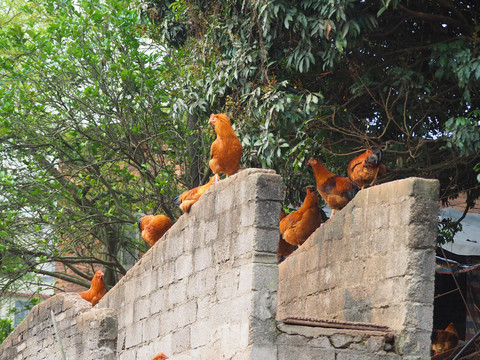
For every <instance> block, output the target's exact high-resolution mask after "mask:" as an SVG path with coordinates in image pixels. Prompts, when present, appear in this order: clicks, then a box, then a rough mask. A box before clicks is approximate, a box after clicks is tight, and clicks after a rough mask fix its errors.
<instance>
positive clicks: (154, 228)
mask: <svg viewBox="0 0 480 360" xmlns="http://www.w3.org/2000/svg"><path fill="white" fill-rule="evenodd" d="M172 225H173V223H172V220H170V218H169V217H168V216H165V215H144V216H142V217H141V218H140V220H139V221H138V228H139V229H140V231H141V232H142V238H143V240H145V241H146V242H147V243H148V244H149V245H150V246H153V245H155V243H156V242H157V241H158V239H160V238H161V237H162V236H163V234H165V233H166V232H167V230H168V229H170V228H171V227H172Z"/></svg>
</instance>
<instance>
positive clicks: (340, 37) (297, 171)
mask: <svg viewBox="0 0 480 360" xmlns="http://www.w3.org/2000/svg"><path fill="white" fill-rule="evenodd" d="M146 4H147V7H148V9H149V11H150V12H153V11H154V10H152V9H155V11H154V12H155V13H156V14H159V16H158V17H157V18H156V19H155V24H157V30H158V32H157V36H158V38H161V39H164V40H165V41H167V42H168V43H169V44H170V45H171V49H175V50H170V51H172V54H173V53H175V54H178V53H180V52H182V51H188V52H189V54H190V55H189V56H188V57H186V58H182V60H183V61H185V62H182V64H181V66H182V67H183V68H187V69H188V68H191V69H195V71H192V72H189V73H186V74H184V75H185V76H184V79H186V81H187V83H188V84H189V85H190V84H195V83H197V84H199V85H200V86H197V87H194V88H193V89H192V87H190V86H189V87H188V92H187V91H184V93H183V96H181V97H180V99H181V100H180V101H183V99H192V101H194V103H195V104H197V103H198V100H197V99H206V100H208V104H209V105H210V107H211V109H212V111H214V112H218V111H227V112H229V113H230V114H231V115H232V118H233V119H234V121H235V122H236V126H237V131H238V132H239V133H240V135H241V138H242V139H243V145H244V147H245V149H246V152H245V156H244V163H245V164H246V166H262V167H269V168H274V169H276V170H277V171H278V172H279V173H280V174H281V175H282V176H283V178H284V180H285V185H286V197H287V202H299V201H301V199H302V198H303V196H304V194H302V192H303V189H304V187H305V185H307V184H309V183H311V182H312V177H311V175H310V172H309V170H308V167H307V166H306V164H305V160H306V159H307V160H308V157H310V156H312V155H313V156H318V155H323V156H324V158H326V160H327V162H328V163H329V165H330V166H331V167H332V168H333V169H334V170H336V171H338V172H340V173H341V174H345V164H346V163H347V162H348V160H349V159H351V158H352V157H353V156H354V155H355V154H356V153H358V152H360V151H362V149H364V148H365V147H380V148H382V149H383V150H384V151H385V155H386V159H387V165H388V167H389V172H388V174H387V176H386V177H385V178H384V179H383V181H390V180H393V179H399V178H404V177H407V176H423V177H428V178H437V179H439V180H440V182H441V198H442V199H443V200H445V201H446V200H448V198H450V197H455V196H456V195H457V194H458V192H459V191H465V192H467V194H468V199H469V202H470V203H471V202H472V201H473V200H474V199H476V198H478V196H479V195H480V190H479V187H478V183H477V182H476V181H474V180H475V176H476V174H475V170H474V169H473V167H474V165H475V164H476V163H477V162H478V156H479V155H478V152H475V151H474V149H473V148H472V147H471V145H472V143H471V142H469V143H465V146H466V149H470V150H471V151H470V152H468V153H466V152H460V151H459V148H458V146H461V145H458V144H460V143H458V144H457V140H458V139H457V138H449V137H448V136H447V134H448V124H447V122H448V121H449V119H459V118H462V117H465V114H466V113H467V112H468V111H471V110H472V109H476V108H477V107H478V95H479V94H478V93H479V88H478V84H479V82H478V80H479V77H480V58H479V52H478V50H479V48H478V31H479V27H478V25H477V24H478V18H479V9H478V5H477V4H476V2H474V1H472V0H471V1H467V2H461V3H459V2H454V1H449V0H447V1H442V2H435V3H431V2H427V1H420V2H417V3H415V4H413V3H408V4H407V3H405V2H402V1H397V0H392V1H374V0H369V1H362V2H359V1H353V0H331V1H327V2H325V1H320V0H302V1H288V2H287V1H281V0H263V1H255V2H249V1H233V2H232V1H230V2H221V1H216V2H213V3H212V2H205V1H204V0H180V1H175V2H163V1H156V0H149V1H146ZM447 13H448V14H449V15H448V16H445V15H444V14H447ZM173 23H175V27H174V30H173V29H171V28H170V27H169V26H168V24H173ZM179 29H181V30H179ZM175 34H181V35H179V36H178V37H176V36H175ZM187 49H188V50H187ZM192 92H193V94H192ZM193 99H195V100H193ZM192 104H193V103H192ZM195 106H196V105H192V107H191V108H190V109H192V108H195ZM452 141H453V142H454V143H455V146H454V147H448V144H452Z"/></svg>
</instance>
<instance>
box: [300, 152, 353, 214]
mask: <svg viewBox="0 0 480 360" xmlns="http://www.w3.org/2000/svg"><path fill="white" fill-rule="evenodd" d="M308 164H309V165H310V166H312V168H313V175H314V176H315V181H316V183H317V190H318V192H319V194H320V195H321V196H322V198H323V200H325V202H326V203H327V205H328V206H329V207H330V208H331V209H332V216H333V215H334V213H335V211H336V210H341V209H343V208H344V207H345V205H347V204H348V203H349V202H350V200H352V199H353V198H354V197H355V195H356V194H357V192H358V188H357V187H356V186H355V185H354V184H353V183H352V182H351V181H350V179H349V178H348V177H344V176H338V175H335V174H334V173H332V172H331V171H330V170H328V169H327V167H326V166H325V165H324V164H323V163H322V162H321V161H320V160H317V159H314V158H310V160H308Z"/></svg>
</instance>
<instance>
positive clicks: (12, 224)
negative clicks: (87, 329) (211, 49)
mask: <svg viewBox="0 0 480 360" xmlns="http://www.w3.org/2000/svg"><path fill="white" fill-rule="evenodd" d="M38 6H39V8H38V9H37V10H38V11H39V12H42V13H43V14H44V16H45V17H46V18H47V20H48V21H46V22H45V23H43V25H44V27H43V28H42V27H41V26H39V25H38V24H35V23H31V22H27V23H25V24H23V26H18V25H14V26H7V27H5V28H2V29H1V30H0V38H1V39H2V41H1V44H0V47H1V49H0V50H1V52H0V53H1V54H5V55H3V56H1V58H0V71H1V73H2V78H3V79H7V80H6V81H5V82H3V83H2V85H1V87H0V119H1V123H0V127H1V128H0V136H1V145H0V152H1V155H2V162H1V168H0V189H1V193H2V196H1V197H0V212H1V213H2V219H1V222H0V247H1V250H2V252H1V253H2V255H1V265H2V270H1V271H2V275H4V276H3V277H2V289H3V290H4V291H5V290H7V289H8V288H9V287H10V286H11V285H12V283H14V282H15V281H17V280H18V279H24V280H25V281H27V280H28V279H26V278H25V276H24V275H25V274H26V273H28V272H34V273H37V274H43V275H52V276H55V277H57V278H60V279H63V280H66V281H70V282H75V283H77V284H81V285H84V286H87V287H88V286H89V284H90V279H91V276H92V274H93V272H94V270H95V269H96V268H98V267H104V272H105V280H106V282H107V284H108V285H110V286H111V285H113V284H115V282H116V281H117V279H118V276H119V275H120V274H125V272H126V269H127V266H128V265H129V263H130V265H131V262H132V261H134V260H135V259H138V257H139V254H140V253H141V252H144V251H145V248H146V245H145V243H144V242H143V240H141V241H140V239H139V235H138V229H137V227H136V225H135V223H136V222H137V221H138V218H139V216H140V214H141V213H157V212H160V213H165V214H167V215H169V216H170V217H172V218H175V217H176V216H178V215H179V212H178V210H176V209H175V208H174V205H173V202H172V201H171V199H172V197H173V196H174V195H176V194H177V193H178V192H179V191H180V189H179V186H182V185H183V184H187V186H188V185H190V183H191V181H192V179H190V178H189V177H188V175H187V172H186V171H184V170H183V171H181V170H182V169H185V168H186V166H187V165H188V163H189V161H190V155H189V153H188V146H187V141H190V140H189V136H190V130H188V129H187V126H186V121H185V116H184V115H183V113H180V112H177V113H176V114H175V116H172V115H171V113H170V112H169V109H170V108H171V107H172V104H171V103H170V97H171V96H172V94H174V93H175V92H176V91H178V89H177V87H178V84H176V83H172V82H169V81H170V79H169V76H174V75H173V72H172V71H170V70H169V67H170V65H169V64H168V59H163V58H162V56H163V53H164V52H163V48H162V47H161V46H160V45H158V44H155V43H152V42H151V41H148V39H145V38H144V37H143V36H144V33H145V31H148V29H144V28H143V27H142V22H141V18H140V14H139V13H138V11H137V10H136V9H135V8H126V7H125V3H124V2H122V1H117V0H107V1H105V2H94V1H91V2H89V1H85V2H81V3H80V4H73V3H71V2H68V1H67V2H56V1H45V2H44V3H42V2H39V5H38ZM39 28H40V30H39ZM12 54H15V59H13V55H12ZM18 54H21V55H18ZM211 136H212V135H211V132H207V133H205V134H203V133H200V134H199V136H198V139H197V141H203V138H204V137H206V138H209V137H211ZM189 145H191V146H196V147H198V148H200V146H199V143H198V142H197V143H191V142H190V143H189ZM205 152H206V151H205ZM178 173H180V175H178ZM182 174H185V175H182ZM200 175H202V174H200ZM49 263H58V264H62V265H63V267H64V269H65V270H63V269H62V268H58V267H57V269H55V270H51V269H50V270H49V269H47V268H46V267H45V266H44V264H49Z"/></svg>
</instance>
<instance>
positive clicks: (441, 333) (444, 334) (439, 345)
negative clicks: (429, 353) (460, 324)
mask: <svg viewBox="0 0 480 360" xmlns="http://www.w3.org/2000/svg"><path fill="white" fill-rule="evenodd" d="M457 344H458V333H457V330H456V329H455V326H454V325H453V323H450V324H449V325H448V326H447V327H446V328H445V330H433V332H432V350H433V352H434V355H438V354H441V353H443V352H445V351H448V350H451V349H453V348H455V347H456V346H457Z"/></svg>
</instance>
